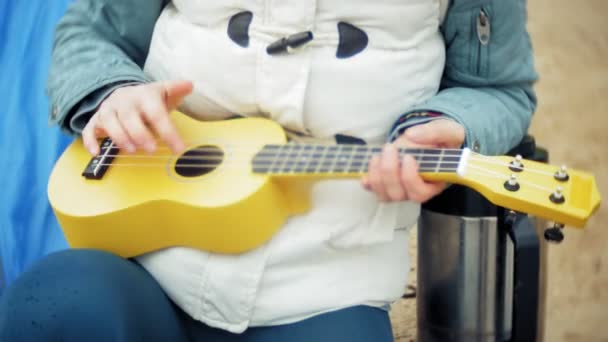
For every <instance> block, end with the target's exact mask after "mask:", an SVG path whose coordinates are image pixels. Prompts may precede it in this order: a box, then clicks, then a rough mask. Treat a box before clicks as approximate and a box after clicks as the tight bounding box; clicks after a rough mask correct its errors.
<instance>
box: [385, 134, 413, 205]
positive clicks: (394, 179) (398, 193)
mask: <svg viewBox="0 0 608 342" xmlns="http://www.w3.org/2000/svg"><path fill="white" fill-rule="evenodd" d="M399 164H400V161H399V151H398V150H397V148H396V147H395V146H394V145H392V144H387V145H385V146H384V148H383V151H382V155H381V160H380V171H381V172H382V175H381V179H382V184H383V187H384V190H385V192H386V194H387V196H388V198H389V199H390V200H392V201H404V200H405V199H407V193H406V191H405V189H404V187H403V185H402V183H401V177H400V170H399V168H400V165H399Z"/></svg>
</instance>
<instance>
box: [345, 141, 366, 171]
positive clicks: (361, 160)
mask: <svg viewBox="0 0 608 342" xmlns="http://www.w3.org/2000/svg"><path fill="white" fill-rule="evenodd" d="M368 152H369V149H368V148H367V146H357V147H356V148H355V152H354V154H353V161H352V162H351V164H350V169H349V173H365V172H366V171H367V164H368V162H369V157H368Z"/></svg>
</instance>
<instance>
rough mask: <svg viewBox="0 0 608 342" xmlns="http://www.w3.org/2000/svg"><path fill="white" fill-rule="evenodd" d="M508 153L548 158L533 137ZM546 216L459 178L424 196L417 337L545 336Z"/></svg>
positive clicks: (426, 340) (431, 341)
mask: <svg viewBox="0 0 608 342" xmlns="http://www.w3.org/2000/svg"><path fill="white" fill-rule="evenodd" d="M510 154H512V155H516V154H520V155H522V156H523V157H524V158H526V159H533V160H537V161H544V162H546V161H547V160H548V154H547V152H546V151H544V150H542V149H540V148H536V146H535V143H534V139H533V138H532V137H526V139H525V140H524V141H523V142H522V143H521V144H520V145H519V146H518V147H517V148H515V149H514V150H513V151H511V152H510ZM545 224H546V223H545V222H543V221H542V220H539V219H537V218H534V217H530V216H527V215H524V214H521V213H515V212H512V211H509V210H505V209H504V208H500V207H497V206H495V205H493V204H491V203H490V202H489V201H487V200H486V199H485V198H484V197H482V196H481V195H480V194H479V193H477V192H475V191H473V190H471V189H469V188H465V187H462V186H456V185H453V186H451V187H449V188H448V189H447V190H446V191H444V193H442V194H441V195H440V196H437V197H436V198H434V199H433V200H431V201H429V202H428V203H426V204H424V205H423V208H422V212H421V216H420V220H419V224H418V267H417V272H418V273H417V275H418V279H417V316H418V341H421V342H435V341H442V342H443V341H463V342H464V341H467V342H469V341H484V342H485V341H542V336H543V324H542V321H543V316H544V310H543V307H544V302H545V300H544V296H545V268H546V267H545V259H546V258H545V248H544V247H545V242H544V240H542V239H540V238H539V231H540V230H541V229H544V227H545ZM540 236H542V234H541V235H540Z"/></svg>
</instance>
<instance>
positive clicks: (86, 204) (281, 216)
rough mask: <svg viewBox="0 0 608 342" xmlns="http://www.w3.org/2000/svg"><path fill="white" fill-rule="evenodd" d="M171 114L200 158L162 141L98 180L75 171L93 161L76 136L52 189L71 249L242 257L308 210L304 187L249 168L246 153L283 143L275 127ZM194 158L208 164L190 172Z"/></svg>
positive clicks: (118, 161)
mask: <svg viewBox="0 0 608 342" xmlns="http://www.w3.org/2000/svg"><path fill="white" fill-rule="evenodd" d="M173 119H174V122H175V124H176V126H177V128H178V131H180V133H181V136H182V138H183V140H184V141H187V142H188V148H187V151H188V150H192V149H194V150H196V149H199V150H202V151H205V153H204V154H198V155H194V157H195V158H193V159H190V160H188V159H185V160H184V159H181V160H180V159H179V158H180V156H177V155H171V153H170V150H169V149H168V148H167V147H166V146H165V145H160V144H159V148H158V149H157V152H155V153H153V154H138V155H127V154H123V152H118V153H117V156H116V157H115V158H114V159H113V161H112V165H110V166H109V167H108V169H107V171H106V172H105V174H104V175H103V177H101V178H100V179H87V178H85V177H83V176H82V175H81V174H82V172H83V170H84V169H85V167H86V166H87V164H88V163H89V162H90V161H91V155H90V154H89V153H88V152H87V151H86V149H85V148H84V146H83V143H82V139H80V138H79V139H76V140H75V141H74V142H73V143H72V144H71V145H70V146H69V147H68V148H67V149H66V151H65V152H64V153H63V154H62V156H61V157H60V158H59V160H58V161H57V163H56V165H55V167H54V169H53V171H52V173H51V176H50V178H49V185H48V195H49V201H50V204H51V206H52V208H53V210H54V212H55V214H56V216H57V219H58V221H59V224H60V226H61V227H62V229H63V232H64V234H65V237H66V239H67V241H68V243H69V245H70V246H71V247H75V248H96V249H102V250H106V251H110V252H112V253H115V254H118V255H120V256H123V257H132V256H135V255H140V254H143V253H146V252H150V251H154V250H159V249H162V248H166V247H170V246H188V247H193V248H198V249H202V250H206V251H210V252H216V253H241V252H245V251H248V250H251V249H253V248H255V247H257V246H259V245H261V244H263V243H264V242H266V241H268V240H269V239H270V238H271V237H272V235H273V234H275V233H276V231H277V230H278V229H279V228H280V226H281V225H282V223H283V222H284V221H285V220H286V218H287V217H288V216H290V215H293V214H296V213H299V212H303V211H306V210H307V209H308V207H309V203H308V196H307V194H306V193H305V192H306V190H307V187H306V186H303V185H304V184H300V186H291V185H287V184H286V182H290V181H289V180H288V179H279V178H271V177H268V176H266V175H260V174H254V173H253V172H252V168H251V159H252V158H253V156H254V154H255V153H256V152H257V151H258V150H259V149H261V148H262V146H264V145H265V144H283V143H285V141H286V137H285V134H284V131H283V130H282V129H281V127H280V126H279V125H277V124H275V123H273V122H272V121H269V120H266V119H257V118H248V119H235V120H228V121H212V122H201V121H197V120H194V119H192V118H190V117H188V116H186V115H180V114H177V115H176V114H174V115H173ZM182 156H183V155H182ZM197 160H204V161H205V163H207V164H205V165H202V167H199V168H196V169H197V170H198V171H195V172H190V171H189V170H188V166H190V165H191V164H190V163H191V161H197ZM210 164H213V165H210ZM176 165H182V166H185V167H182V170H185V172H186V173H185V174H180V172H179V170H178V169H179V168H176ZM199 166H201V165H199ZM201 171H206V172H204V174H200V173H201ZM188 172H190V174H188ZM182 173H184V172H182ZM197 173H199V174H197ZM304 183H306V182H304Z"/></svg>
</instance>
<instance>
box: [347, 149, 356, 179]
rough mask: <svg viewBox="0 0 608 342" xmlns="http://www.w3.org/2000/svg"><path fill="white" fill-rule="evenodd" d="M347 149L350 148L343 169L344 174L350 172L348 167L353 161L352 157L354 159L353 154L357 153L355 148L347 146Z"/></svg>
mask: <svg viewBox="0 0 608 342" xmlns="http://www.w3.org/2000/svg"><path fill="white" fill-rule="evenodd" d="M349 148H350V154H349V156H348V158H347V161H346V167H345V168H344V172H346V173H350V172H351V171H350V167H351V165H352V163H353V159H354V158H353V157H354V155H355V153H356V152H357V149H356V146H349Z"/></svg>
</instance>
